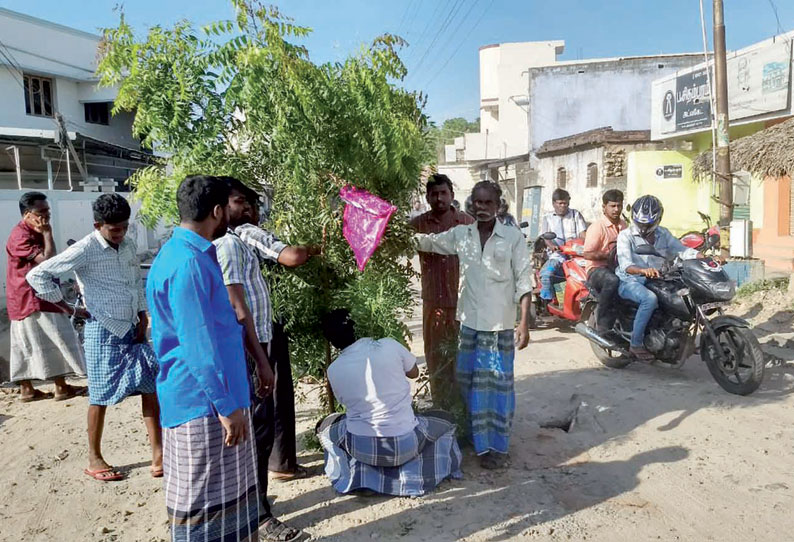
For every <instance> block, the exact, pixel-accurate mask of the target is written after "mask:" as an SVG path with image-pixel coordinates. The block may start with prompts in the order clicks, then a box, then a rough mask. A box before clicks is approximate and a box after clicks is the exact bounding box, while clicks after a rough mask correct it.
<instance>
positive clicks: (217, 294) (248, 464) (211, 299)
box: [146, 176, 273, 542]
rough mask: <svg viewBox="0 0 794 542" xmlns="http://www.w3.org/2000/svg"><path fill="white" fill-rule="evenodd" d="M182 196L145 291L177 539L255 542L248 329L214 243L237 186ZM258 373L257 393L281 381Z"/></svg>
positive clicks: (190, 187)
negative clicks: (245, 337) (176, 221)
mask: <svg viewBox="0 0 794 542" xmlns="http://www.w3.org/2000/svg"><path fill="white" fill-rule="evenodd" d="M176 198H177V207H178V209H179V216H180V219H181V223H180V226H179V227H178V228H175V229H174V233H173V235H172V236H171V239H169V240H168V242H167V243H166V244H165V245H163V248H162V249H161V250H160V253H159V254H158V255H157V258H155V260H154V263H153V264H152V268H151V270H150V272H149V276H148V277H147V285H146V294H147V299H148V302H149V310H150V311H151V315H152V342H153V343H154V350H155V352H156V354H157V359H158V361H159V362H160V372H159V375H158V378H157V393H158V396H159V398H160V407H161V419H162V424H163V448H164V463H163V467H164V469H165V480H164V482H165V484H164V485H165V500H166V508H167V510H168V520H169V523H170V526H171V540H172V541H174V542H183V541H191V540H193V541H203V542H221V541H223V542H243V541H245V542H254V541H256V540H257V539H258V536H259V507H260V501H259V498H258V493H257V476H256V450H255V444H254V439H253V438H252V433H253V427H252V424H251V414H250V406H251V395H250V383H249V382H250V381H249V375H248V367H247V365H246V359H245V353H244V350H243V348H244V347H243V326H242V325H241V324H240V323H239V322H238V318H237V315H236V314H235V311H234V309H233V308H232V306H231V304H230V302H229V295H228V293H227V291H226V287H225V286H224V283H223V275H222V274H221V268H220V266H219V265H218V259H217V256H216V252H215V245H213V244H212V241H213V240H215V239H217V238H219V237H221V236H223V235H224V234H225V233H226V229H227V226H228V222H229V219H228V211H227V203H228V198H229V188H228V186H227V185H226V184H225V183H224V182H223V181H222V180H221V179H219V178H217V177H208V176H192V177H188V178H186V179H185V180H184V181H183V182H182V183H181V184H180V186H179V189H178V190H177V195H176ZM258 374H259V379H260V381H259V382H258V383H256V384H257V386H256V387H257V388H259V389H264V388H265V387H269V388H271V389H272V386H273V380H272V373H268V372H267V371H260V372H259V373H258Z"/></svg>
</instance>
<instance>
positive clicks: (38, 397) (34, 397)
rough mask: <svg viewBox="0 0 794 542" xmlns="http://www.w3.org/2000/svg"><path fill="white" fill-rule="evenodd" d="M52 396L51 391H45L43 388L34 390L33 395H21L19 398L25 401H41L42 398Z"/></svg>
mask: <svg viewBox="0 0 794 542" xmlns="http://www.w3.org/2000/svg"><path fill="white" fill-rule="evenodd" d="M50 398H52V394H51V393H50V392H48V391H47V392H44V391H41V390H34V391H33V395H29V396H27V397H25V396H20V398H19V400H20V401H22V402H23V403H32V402H33V401H41V400H42V399H50Z"/></svg>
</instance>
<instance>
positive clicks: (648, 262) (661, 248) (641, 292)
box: [615, 195, 703, 360]
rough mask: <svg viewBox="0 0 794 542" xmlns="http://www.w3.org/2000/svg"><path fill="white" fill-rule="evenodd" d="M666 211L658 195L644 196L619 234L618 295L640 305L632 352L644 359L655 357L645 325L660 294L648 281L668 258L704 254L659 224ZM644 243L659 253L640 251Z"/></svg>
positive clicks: (693, 256) (636, 204)
mask: <svg viewBox="0 0 794 542" xmlns="http://www.w3.org/2000/svg"><path fill="white" fill-rule="evenodd" d="M663 214H664V207H662V202H661V201H659V199H658V198H657V197H656V196H650V195H646V196H641V197H640V198H639V199H637V201H635V202H634V205H632V207H631V221H632V224H631V226H629V228H628V229H625V230H623V231H622V232H620V234H619V235H618V243H617V252H618V269H617V271H616V272H615V274H616V275H617V276H618V278H619V279H620V284H619V286H618V294H619V295H620V297H622V298H623V299H628V300H631V301H634V302H635V303H637V305H638V307H637V314H636V315H635V316H634V327H633V328H632V330H631V345H630V348H629V352H630V353H631V354H632V355H633V356H634V357H636V358H637V359H641V360H652V359H653V358H654V356H653V354H652V353H651V352H649V351H648V350H647V349H646V348H645V328H646V327H647V326H648V322H649V321H650V319H651V316H653V311H655V310H656V307H657V306H658V305H659V300H658V299H657V298H656V294H654V293H653V292H652V291H650V290H649V289H648V288H646V287H645V281H646V280H648V279H658V278H659V277H660V276H661V273H660V272H659V268H660V267H661V266H662V265H663V264H664V262H665V258H668V257H670V256H679V257H681V258H683V259H692V258H702V257H703V254H701V253H699V252H698V251H697V250H695V249H692V248H687V247H685V246H684V245H683V244H682V243H681V241H679V240H678V239H676V238H675V237H674V236H673V234H672V233H670V231H669V230H668V229H667V228H663V227H661V226H660V225H659V223H660V222H661V221H662V215H663ZM643 245H650V246H652V247H653V248H654V250H655V251H656V252H657V253H658V254H659V256H654V255H649V254H638V253H637V248H638V247H640V246H643Z"/></svg>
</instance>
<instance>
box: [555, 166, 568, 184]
mask: <svg viewBox="0 0 794 542" xmlns="http://www.w3.org/2000/svg"><path fill="white" fill-rule="evenodd" d="M566 184H568V172H567V171H565V168H564V167H561V168H557V188H565V185H566Z"/></svg>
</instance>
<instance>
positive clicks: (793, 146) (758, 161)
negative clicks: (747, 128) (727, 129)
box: [692, 118, 794, 181]
mask: <svg viewBox="0 0 794 542" xmlns="http://www.w3.org/2000/svg"><path fill="white" fill-rule="evenodd" d="M711 152H712V151H711V149H709V150H707V151H704V152H702V153H700V154H699V155H698V156H697V157H696V158H695V161H694V162H693V164H692V174H693V176H694V178H695V180H696V181H706V180H710V179H711V172H712V170H713V167H714V166H713V164H712V160H711V158H712V156H711ZM731 169H732V170H734V171H749V172H750V173H753V174H754V175H756V176H758V177H761V178H764V177H781V176H783V175H793V176H794V118H791V119H788V120H786V121H784V122H781V123H780V124H775V125H774V126H772V127H770V128H766V129H765V130H761V131H760V132H756V133H754V134H752V135H749V136H745V137H740V138H739V139H736V140H735V141H731Z"/></svg>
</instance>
